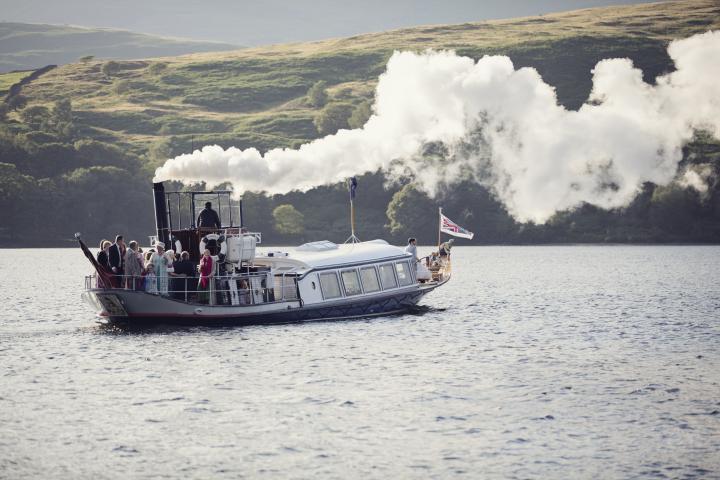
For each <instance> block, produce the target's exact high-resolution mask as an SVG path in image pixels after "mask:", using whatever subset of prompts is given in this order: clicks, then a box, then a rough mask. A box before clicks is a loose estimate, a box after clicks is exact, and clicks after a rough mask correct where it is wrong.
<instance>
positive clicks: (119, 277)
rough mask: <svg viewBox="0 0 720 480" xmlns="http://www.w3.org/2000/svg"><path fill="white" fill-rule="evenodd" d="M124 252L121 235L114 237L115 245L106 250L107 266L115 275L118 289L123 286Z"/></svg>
mask: <svg viewBox="0 0 720 480" xmlns="http://www.w3.org/2000/svg"><path fill="white" fill-rule="evenodd" d="M125 250H126V248H125V240H124V239H123V236H122V235H118V236H117V237H115V243H113V244H112V245H110V248H109V249H108V264H109V265H110V270H112V272H113V274H114V275H116V277H115V283H116V286H118V287H121V286H124V284H125V281H124V280H125V278H124V277H123V275H124V274H125V268H124V263H125Z"/></svg>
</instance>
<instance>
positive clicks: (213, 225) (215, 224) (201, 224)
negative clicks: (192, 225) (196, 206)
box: [197, 202, 220, 231]
mask: <svg viewBox="0 0 720 480" xmlns="http://www.w3.org/2000/svg"><path fill="white" fill-rule="evenodd" d="M197 225H198V228H199V229H200V230H201V231H202V230H204V231H210V230H219V229H220V215H218V213H217V212H216V211H215V210H213V209H212V202H205V208H204V209H203V211H202V212H200V215H198V219H197Z"/></svg>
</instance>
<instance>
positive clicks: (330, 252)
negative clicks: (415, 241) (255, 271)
mask: <svg viewBox="0 0 720 480" xmlns="http://www.w3.org/2000/svg"><path fill="white" fill-rule="evenodd" d="M254 263H255V265H257V266H267V267H269V268H270V269H271V271H272V272H273V274H274V276H275V279H276V280H275V284H276V285H278V286H289V285H292V284H295V283H296V284H297V291H298V294H299V296H300V298H301V299H302V302H303V304H306V305H309V304H315V303H321V302H327V301H334V300H342V299H345V298H348V297H358V298H360V297H363V296H368V295H378V294H381V293H384V292H390V291H398V290H401V289H403V288H407V287H411V286H413V285H414V284H415V283H416V279H415V268H414V265H413V264H412V262H411V255H410V254H408V253H406V252H405V251H404V250H403V249H402V248H399V247H395V246H392V245H388V243H387V242H385V241H384V240H373V241H369V242H359V243H347V244H342V245H337V244H335V243H332V242H329V241H321V242H312V243H306V244H304V245H301V246H299V247H297V248H295V249H292V250H291V251H289V252H281V251H277V252H268V253H266V254H265V255H261V256H257V257H256V258H255V261H254Z"/></svg>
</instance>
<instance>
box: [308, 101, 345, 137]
mask: <svg viewBox="0 0 720 480" xmlns="http://www.w3.org/2000/svg"><path fill="white" fill-rule="evenodd" d="M352 111H353V106H352V105H350V104H349V103H331V104H329V105H327V106H326V107H325V108H323V109H322V111H321V112H320V113H319V114H318V115H317V117H315V122H314V123H315V127H317V130H318V132H319V133H320V134H321V135H332V134H334V133H337V131H338V130H340V129H342V128H349V127H350V125H349V124H348V119H349V118H350V115H351V114H352Z"/></svg>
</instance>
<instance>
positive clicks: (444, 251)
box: [439, 238, 455, 260]
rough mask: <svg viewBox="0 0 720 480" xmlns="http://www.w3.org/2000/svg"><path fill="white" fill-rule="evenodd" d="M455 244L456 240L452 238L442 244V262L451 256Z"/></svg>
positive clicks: (440, 249)
mask: <svg viewBox="0 0 720 480" xmlns="http://www.w3.org/2000/svg"><path fill="white" fill-rule="evenodd" d="M454 242H455V240H454V239H452V238H451V239H450V240H448V241H447V242H444V243H441V244H440V248H439V251H440V259H441V260H444V259H446V258H448V257H449V256H450V249H451V248H452V246H453V243H454Z"/></svg>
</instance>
